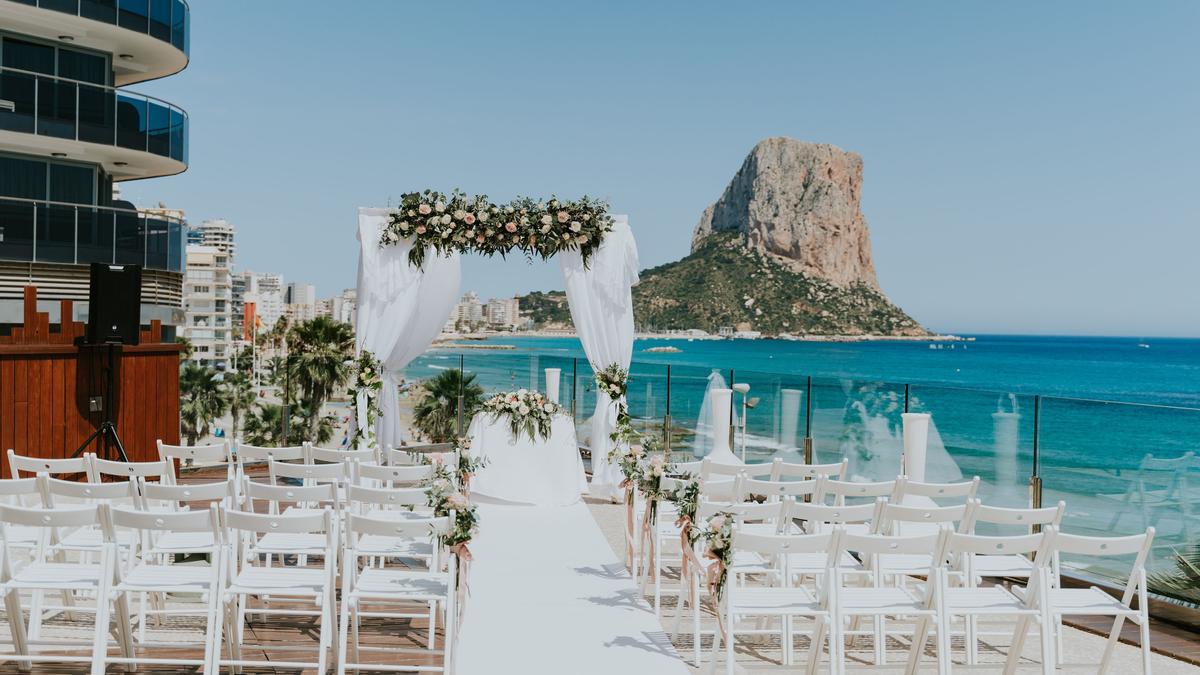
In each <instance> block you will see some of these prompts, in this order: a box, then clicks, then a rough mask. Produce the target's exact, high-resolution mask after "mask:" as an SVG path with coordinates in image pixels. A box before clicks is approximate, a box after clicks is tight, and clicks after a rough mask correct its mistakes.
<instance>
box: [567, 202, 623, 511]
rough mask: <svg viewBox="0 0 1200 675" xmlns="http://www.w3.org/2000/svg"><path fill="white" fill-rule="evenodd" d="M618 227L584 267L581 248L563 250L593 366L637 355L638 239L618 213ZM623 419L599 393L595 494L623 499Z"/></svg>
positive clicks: (575, 313)
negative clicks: (614, 457) (619, 428)
mask: <svg viewBox="0 0 1200 675" xmlns="http://www.w3.org/2000/svg"><path fill="white" fill-rule="evenodd" d="M613 220H614V221H615V222H614V224H613V229H612V231H611V232H610V233H609V234H608V235H607V236H605V238H604V242H603V243H602V244H601V245H600V247H599V248H598V249H597V250H596V251H595V252H594V253H593V254H592V256H591V258H589V260H588V263H587V265H586V266H585V265H584V262H583V256H582V255H580V253H579V251H565V252H563V253H560V254H559V262H560V264H561V266H562V273H563V284H564V285H565V287H566V291H567V303H568V304H569V305H570V308H571V321H572V322H574V324H575V333H576V334H577V335H578V336H579V341H580V342H581V343H583V351H584V353H585V354H587V359H588V363H590V364H591V366H592V370H594V371H595V370H601V369H603V368H605V367H607V366H610V365H612V364H613V363H618V364H620V365H621V367H622V368H625V369H628V368H629V363H630V361H632V359H633V335H634V334H633V295H632V293H631V291H630V289H631V288H632V287H633V285H634V284H636V283H637V282H638V252H637V243H636V242H635V241H634V239H633V231H632V230H630V229H629V219H628V217H627V216H613ZM616 423H617V403H616V402H615V401H612V400H611V399H609V398H608V397H607V396H604V395H602V394H600V393H597V396H596V412H595V414H594V415H593V416H592V421H591V424H590V425H589V429H590V439H589V443H588V445H589V447H590V448H591V452H592V483H591V488H590V492H591V494H592V496H593V497H597V498H601V499H617V498H619V497H620V496H621V494H622V491H621V490H620V489H619V488H618V487H617V486H618V484H619V483H620V482H621V479H622V476H621V471H620V469H619V468H618V467H617V466H616V465H615V464H613V463H611V462H609V461H608V453H609V451H610V450H611V449H612V446H613V442H612V439H611V438H609V436H610V435H611V434H612V432H613V429H615V427H616Z"/></svg>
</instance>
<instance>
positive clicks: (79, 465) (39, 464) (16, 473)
mask: <svg viewBox="0 0 1200 675" xmlns="http://www.w3.org/2000/svg"><path fill="white" fill-rule="evenodd" d="M22 471H23V472H25V473H28V474H35V475H36V474H39V473H44V474H46V475H48V476H51V477H54V476H73V475H77V474H83V475H84V476H85V477H86V478H87V479H88V480H89V481H92V482H95V481H97V480H98V478H97V476H96V472H95V470H94V469H93V467H92V459H91V453H84V454H83V455H81V456H79V457H68V458H65V459H63V458H59V459H55V458H48V457H29V456H26V455H18V454H17V453H16V452H14V451H13V450H12V448H9V450H8V475H9V476H11V477H13V478H21V472H22Z"/></svg>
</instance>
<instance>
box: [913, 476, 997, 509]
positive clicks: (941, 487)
mask: <svg viewBox="0 0 1200 675" xmlns="http://www.w3.org/2000/svg"><path fill="white" fill-rule="evenodd" d="M978 491H979V476H975V477H974V478H972V479H971V480H968V481H963V482H961V483H918V482H916V481H912V480H909V479H908V478H907V477H901V478H900V479H898V480H897V481H896V491H895V493H893V494H892V502H894V503H896V504H900V503H902V502H903V500H904V498H905V497H926V498H928V499H962V500H963V501H966V500H968V499H974V498H975V493H976V492H978Z"/></svg>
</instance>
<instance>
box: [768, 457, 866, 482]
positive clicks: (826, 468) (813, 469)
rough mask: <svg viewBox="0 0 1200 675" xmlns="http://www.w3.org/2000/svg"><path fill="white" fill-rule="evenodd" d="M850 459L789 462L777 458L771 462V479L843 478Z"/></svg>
mask: <svg viewBox="0 0 1200 675" xmlns="http://www.w3.org/2000/svg"><path fill="white" fill-rule="evenodd" d="M848 465H849V461H848V460H845V459H843V460H842V461H840V462H833V463H832V464H789V463H788V462H785V461H783V460H782V459H779V458H776V459H775V460H774V461H773V462H771V480H783V479H784V478H792V479H796V478H801V479H803V478H808V479H811V478H815V477H817V476H825V477H827V478H834V479H836V480H842V479H843V478H845V477H846V467H847V466H848Z"/></svg>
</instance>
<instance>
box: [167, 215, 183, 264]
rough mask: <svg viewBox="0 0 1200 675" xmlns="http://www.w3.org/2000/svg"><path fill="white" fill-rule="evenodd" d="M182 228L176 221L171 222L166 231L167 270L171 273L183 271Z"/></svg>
mask: <svg viewBox="0 0 1200 675" xmlns="http://www.w3.org/2000/svg"><path fill="white" fill-rule="evenodd" d="M184 245H185V242H184V237H183V226H182V225H181V224H180V223H179V222H177V221H171V222H170V224H169V226H168V229H167V269H168V270H170V271H172V272H181V271H183V260H184Z"/></svg>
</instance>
